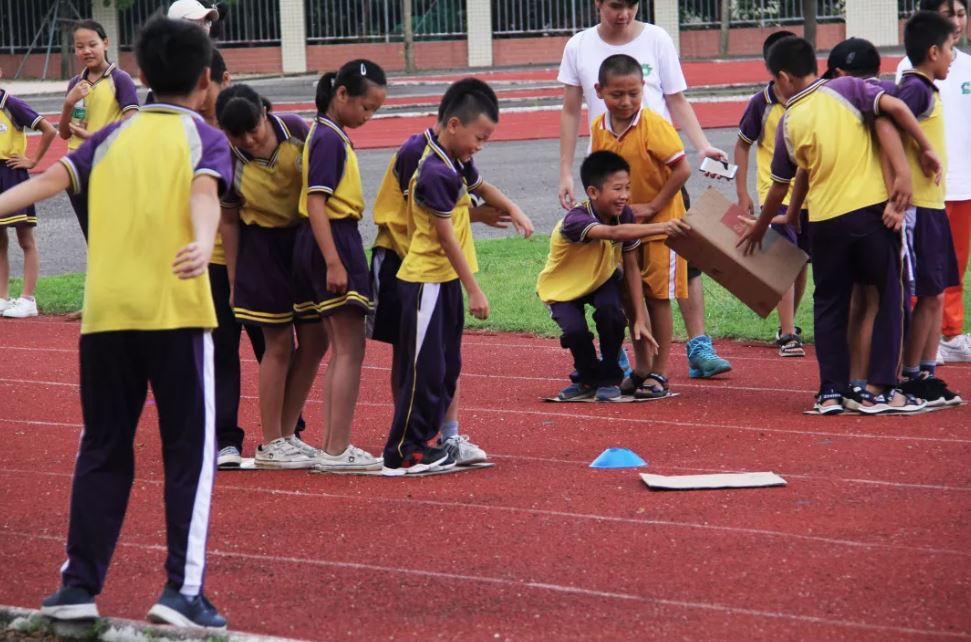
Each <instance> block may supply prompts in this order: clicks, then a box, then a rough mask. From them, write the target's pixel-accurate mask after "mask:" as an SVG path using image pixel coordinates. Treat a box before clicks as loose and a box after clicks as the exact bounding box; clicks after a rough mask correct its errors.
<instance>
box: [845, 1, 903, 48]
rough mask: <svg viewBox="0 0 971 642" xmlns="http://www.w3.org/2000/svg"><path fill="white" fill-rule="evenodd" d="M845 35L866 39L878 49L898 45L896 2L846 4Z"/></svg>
mask: <svg viewBox="0 0 971 642" xmlns="http://www.w3.org/2000/svg"><path fill="white" fill-rule="evenodd" d="M846 35H847V37H850V36H855V37H857V38H866V39H867V40H869V41H870V42H872V43H873V44H875V45H876V46H878V47H880V46H885V45H889V46H893V45H899V44H900V33H899V30H898V16H897V1H896V0H867V2H860V1H859V0H857V1H856V2H852V1H851V2H847V3H846Z"/></svg>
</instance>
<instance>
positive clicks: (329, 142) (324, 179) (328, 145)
mask: <svg viewBox="0 0 971 642" xmlns="http://www.w3.org/2000/svg"><path fill="white" fill-rule="evenodd" d="M308 144H309V145H310V161H309V162H310V165H309V167H308V168H307V192H308V193H311V194H313V193H320V192H323V193H324V194H328V195H330V194H333V193H334V190H336V189H337V185H338V183H340V182H341V177H343V176H344V164H345V163H346V162H347V149H346V148H345V147H344V140H343V139H342V138H341V137H340V136H339V135H338V134H337V132H335V131H333V130H332V129H331V128H330V127H327V126H325V125H318V126H317V127H316V128H315V129H314V136H313V138H312V139H311V140H310V142H309V143H308Z"/></svg>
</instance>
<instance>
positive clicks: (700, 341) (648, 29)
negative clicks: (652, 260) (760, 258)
mask: <svg viewBox="0 0 971 642" xmlns="http://www.w3.org/2000/svg"><path fill="white" fill-rule="evenodd" d="M586 1H589V0H586ZM637 4H638V2H637V0H596V5H597V10H598V11H599V12H600V24H598V25H597V26H596V27H591V28H589V29H586V30H584V31H581V32H580V33H578V34H576V35H574V36H573V37H572V38H570V40H569V42H567V44H566V48H565V49H564V50H563V60H562V62H561V63H560V73H559V76H558V78H557V79H558V80H559V81H560V82H561V83H563V84H564V85H565V87H564V91H563V111H561V112H560V189H559V199H560V205H562V206H563V208H564V209H567V210H568V209H571V208H572V207H573V205H574V203H575V201H576V198H575V196H576V193H577V191H576V189H575V188H574V184H573V156H574V154H575V153H576V146H577V136H578V135H579V132H580V118H581V113H582V112H581V110H582V106H583V103H584V102H585V103H586V104H587V108H588V111H589V120H590V124H592V123H593V121H594V119H595V118H596V117H597V116H599V115H600V114H602V113H604V112H605V111H606V110H607V108H606V106H605V105H604V102H603V100H602V99H600V98H598V97H597V93H596V91H595V90H594V84H595V83H596V82H597V75H598V72H599V71H600V64H601V63H602V62H603V61H604V60H605V59H606V58H607V57H608V56H612V55H614V54H627V55H628V56H631V57H632V58H634V59H635V60H637V61H638V62H640V63H641V67H642V69H643V70H644V98H643V104H644V106H645V107H649V108H650V109H651V110H653V111H655V112H657V113H658V114H661V115H662V116H664V117H665V118H667V119H668V120H669V121H670V120H671V118H672V116H673V117H674V120H675V121H676V122H677V123H678V124H679V125H680V126H681V129H682V131H683V132H684V135H685V136H686V137H687V138H688V140H690V141H691V144H692V145H694V147H695V149H697V150H698V156H699V158H706V157H710V158H718V159H722V160H727V159H728V156H727V155H726V154H725V152H723V151H722V150H720V149H717V148H715V147H713V146H712V145H711V143H709V142H708V138H707V137H706V136H705V133H704V131H702V129H701V125H700V124H699V123H698V118H697V117H696V116H695V112H694V109H692V108H691V103H689V102H688V99H687V98H685V96H684V91H685V89H687V88H688V84H687V83H686V82H685V79H684V73H682V71H681V62H680V61H679V59H678V52H677V50H676V49H675V48H674V42H673V41H672V40H671V36H670V35H668V33H667V32H666V31H665V30H664V29H661V28H660V27H658V26H656V25H652V24H648V23H646V22H640V21H639V20H637V19H636V16H637ZM582 192H583V190H582V189H581V190H580V193H581V194H582ZM693 277H697V278H693ZM678 305H679V307H680V308H681V316H682V317H683V318H684V325H685V329H686V330H687V332H688V338H689V346H694V347H697V348H700V350H695V353H697V355H698V357H699V358H700V359H704V362H705V365H704V367H703V368H697V367H696V365H697V364H696V363H695V360H694V359H691V368H692V370H691V371H692V373H698V372H701V371H703V372H704V373H705V374H704V376H709V375H711V374H718V373H720V372H726V371H727V370H730V369H731V365H730V364H729V363H728V362H727V361H725V360H724V359H721V358H720V357H718V355H717V354H715V351H714V348H713V347H712V346H711V339H710V337H708V336H707V334H706V332H705V298H704V290H703V289H702V282H701V278H700V276H697V273H696V272H694V271H693V270H692V271H690V272H689V277H688V298H687V299H678ZM692 350H694V348H689V355H691V354H693V352H692ZM699 363H700V362H699ZM692 376H695V375H694V374H693V375H692Z"/></svg>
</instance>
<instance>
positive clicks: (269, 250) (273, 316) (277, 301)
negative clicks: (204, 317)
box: [233, 224, 297, 326]
mask: <svg viewBox="0 0 971 642" xmlns="http://www.w3.org/2000/svg"><path fill="white" fill-rule="evenodd" d="M296 235H297V228H295V227H283V228H273V227H260V226H258V225H245V224H240V226H239V254H238V256H237V257H236V281H235V283H234V285H233V314H235V315H236V319H237V320H238V321H239V322H240V323H245V324H250V325H260V326H264V325H265V326H275V325H288V324H290V323H293V322H294V315H293V304H294V302H295V301H296V299H295V298H294V291H293V242H294V240H295V239H296Z"/></svg>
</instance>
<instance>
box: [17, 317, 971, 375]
mask: <svg viewBox="0 0 971 642" xmlns="http://www.w3.org/2000/svg"><path fill="white" fill-rule="evenodd" d="M5 314H8V313H5ZM940 352H941V360H942V361H943V362H944V363H961V362H964V361H971V337H969V336H968V335H966V334H959V335H958V336H956V337H954V338H952V339H950V340H947V339H943V338H942V339H941V347H940Z"/></svg>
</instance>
